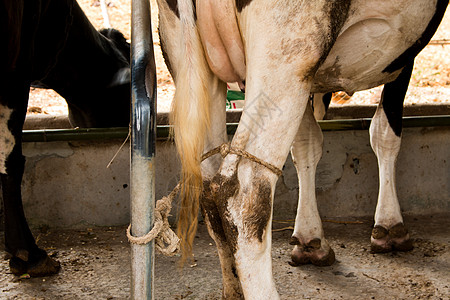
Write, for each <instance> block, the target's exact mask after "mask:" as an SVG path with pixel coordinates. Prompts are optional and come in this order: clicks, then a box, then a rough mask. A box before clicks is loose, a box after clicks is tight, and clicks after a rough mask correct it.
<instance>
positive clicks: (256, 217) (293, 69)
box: [158, 0, 448, 299]
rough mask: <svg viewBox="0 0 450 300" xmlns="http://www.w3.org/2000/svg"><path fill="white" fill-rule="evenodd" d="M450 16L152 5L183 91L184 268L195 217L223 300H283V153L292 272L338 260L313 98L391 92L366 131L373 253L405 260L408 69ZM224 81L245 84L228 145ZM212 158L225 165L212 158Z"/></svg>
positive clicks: (437, 8)
mask: <svg viewBox="0 0 450 300" xmlns="http://www.w3.org/2000/svg"><path fill="white" fill-rule="evenodd" d="M447 5H448V0H410V1H405V0H401V1H392V0H381V1H373V0H343V1H337V0H332V1H330V0H316V1H304V0H295V1H292V0H291V1H275V0H261V1H256V0H253V1H252V0H236V1H234V0H220V1H208V0H205V1H192V0H158V7H159V22H160V24H159V27H160V28H159V31H160V38H161V46H162V49H163V50H164V52H165V57H166V61H167V63H168V65H169V69H170V70H171V72H172V75H173V77H174V79H175V85H176V92H175V98H174V104H173V112H172V123H173V125H174V133H175V142H176V145H177V148H178V153H179V155H180V158H181V165H182V172H181V182H182V191H181V205H180V207H181V209H180V213H179V217H178V228H177V230H178V234H179V235H180V237H181V239H182V250H183V253H184V257H185V259H186V258H189V257H190V256H189V254H190V253H191V251H192V240H193V238H194V237H195V230H196V226H197V218H198V211H199V210H201V212H202V214H203V217H204V220H205V222H206V224H207V227H208V232H209V234H210V236H211V237H212V239H213V240H214V241H215V243H216V246H217V249H218V254H219V258H220V263H221V269H222V278H223V292H222V293H223V298H224V299H235V298H246V299H278V298H279V295H278V293H277V290H276V286H275V282H274V279H273V275H272V268H271V221H272V208H273V196H274V189H275V183H276V181H277V178H278V176H279V175H280V174H281V168H282V166H283V164H284V162H285V160H286V157H287V155H288V154H289V152H290V153H291V155H292V158H293V161H294V164H295V167H296V169H297V173H298V178H299V186H300V188H299V204H298V210H297V216H296V221H295V228H294V231H293V234H292V237H291V240H290V244H292V245H293V246H294V248H293V250H292V254H291V258H292V264H294V265H299V264H305V263H312V264H315V265H319V266H321V265H330V264H332V263H333V262H334V260H335V256H334V252H333V250H332V249H331V248H330V246H329V244H328V242H327V241H326V239H325V237H324V233H323V229H322V224H321V220H320V216H319V213H318V209H317V204H316V198H315V178H314V177H315V170H316V166H317V163H318V161H319V159H320V157H321V154H322V143H323V142H322V141H323V137H322V133H321V130H320V127H319V126H318V124H317V121H316V119H315V118H314V115H313V109H312V107H311V105H310V102H309V101H308V98H309V95H310V94H311V93H312V94H314V95H316V97H315V98H317V99H321V98H323V97H322V96H321V94H326V93H329V92H334V91H346V92H347V93H350V94H351V93H353V92H355V91H359V90H364V89H368V88H372V87H375V86H378V85H381V84H384V91H383V94H382V97H381V101H380V105H379V106H378V109H377V111H376V113H375V115H374V117H373V119H372V122H371V125H370V142H371V146H372V148H373V150H374V152H375V154H376V156H377V159H378V165H379V172H380V187H379V196H378V204H377V208H376V212H375V225H374V228H373V231H372V234H371V245H372V246H371V247H372V251H373V252H386V251H390V250H392V249H396V250H405V251H406V250H409V249H411V247H412V243H411V239H410V237H409V234H408V231H407V229H406V227H405V226H404V224H403V219H402V215H401V211H400V206H399V203H398V199H397V194H396V187H395V176H394V174H395V162H396V159H397V155H398V152H399V148H400V141H401V132H402V109H403V100H404V97H405V93H406V90H407V87H408V82H409V79H410V76H411V72H412V69H413V64H414V58H415V56H416V55H417V54H418V53H419V52H420V51H421V50H422V49H423V48H424V47H425V45H426V44H427V43H428V42H429V40H430V39H431V37H432V35H433V34H434V32H435V31H436V29H437V27H438V25H439V23H440V21H441V19H442V17H443V15H444V12H445V10H446V8H447ZM226 82H240V83H244V82H245V91H246V95H245V99H246V100H245V102H246V103H245V107H244V109H243V113H242V117H241V119H240V122H239V126H238V128H237V130H236V133H235V135H234V137H233V139H232V141H231V143H228V140H227V133H226V125H225V97H226V84H225V83H226ZM221 145H222V146H221ZM217 147H220V153H221V154H222V157H220V156H219V155H213V156H211V155H212V154H214V153H218V152H219V150H217V149H218V148H217ZM211 151H212V152H211ZM202 158H204V159H205V160H203V162H201V161H202Z"/></svg>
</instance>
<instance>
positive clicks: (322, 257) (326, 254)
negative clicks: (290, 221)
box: [289, 236, 336, 267]
mask: <svg viewBox="0 0 450 300" xmlns="http://www.w3.org/2000/svg"><path fill="white" fill-rule="evenodd" d="M289 244H291V245H295V247H294V250H292V254H291V260H292V261H291V262H289V264H290V265H291V266H294V267H296V266H299V265H306V264H313V265H315V266H319V267H325V266H331V265H332V264H333V263H334V262H335V260H336V258H335V255H334V251H333V249H331V248H330V247H329V246H328V244H326V245H325V247H323V246H322V242H321V240H320V239H313V240H311V241H309V242H308V243H305V244H303V243H301V242H300V241H299V240H298V238H296V237H295V236H292V237H291V240H290V242H289Z"/></svg>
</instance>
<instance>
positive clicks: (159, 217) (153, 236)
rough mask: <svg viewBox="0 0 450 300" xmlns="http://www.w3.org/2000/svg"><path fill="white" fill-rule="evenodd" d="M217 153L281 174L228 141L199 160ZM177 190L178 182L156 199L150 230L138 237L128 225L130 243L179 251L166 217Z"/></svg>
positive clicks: (166, 253) (159, 249) (178, 244)
mask: <svg viewBox="0 0 450 300" xmlns="http://www.w3.org/2000/svg"><path fill="white" fill-rule="evenodd" d="M219 153H220V155H221V156H222V158H225V157H226V156H227V155H228V154H235V155H239V156H242V157H245V158H247V159H249V160H251V161H253V162H256V163H258V164H260V165H262V166H264V167H266V168H267V169H269V170H270V171H272V172H273V173H275V174H276V175H277V176H281V175H282V174H283V171H282V170H280V169H279V168H277V167H276V166H274V165H272V164H270V163H267V162H265V161H263V160H261V159H259V158H257V157H256V156H254V155H252V154H250V153H248V152H247V151H244V150H241V149H234V148H232V147H231V145H230V144H228V143H224V144H222V145H220V146H219V147H216V148H214V149H212V150H210V151H208V152H207V153H205V154H203V155H202V157H201V161H204V160H205V159H207V158H209V157H211V156H213V155H215V154H219ZM179 190H180V183H178V184H177V186H176V187H175V188H174V189H173V191H172V192H171V193H170V194H169V195H168V196H166V197H163V198H161V199H160V200H158V201H156V208H155V211H154V217H155V224H154V225H153V228H152V230H150V232H149V233H147V234H146V235H143V236H140V237H135V236H132V235H131V225H130V226H128V229H127V237H128V241H129V242H130V243H131V244H136V245H145V244H148V243H150V242H151V241H152V240H155V245H156V249H157V250H158V251H160V252H161V253H162V254H164V255H166V256H174V255H175V254H177V253H178V252H179V250H180V239H179V238H178V236H177V235H176V234H175V232H173V230H172V229H171V228H170V224H169V219H168V217H169V214H170V211H171V209H172V201H173V199H174V198H175V196H176V195H177V194H178V191H179Z"/></svg>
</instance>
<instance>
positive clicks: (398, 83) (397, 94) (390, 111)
mask: <svg viewBox="0 0 450 300" xmlns="http://www.w3.org/2000/svg"><path fill="white" fill-rule="evenodd" d="M413 67H414V61H410V63H409V64H407V65H406V66H405V67H404V68H403V70H402V72H401V73H400V75H399V76H398V77H397V79H395V80H394V81H392V82H389V83H387V84H385V85H384V88H383V92H382V94H381V105H382V106H383V110H384V113H385V114H386V117H387V119H388V122H389V125H390V126H391V128H392V130H393V131H394V133H395V135H396V136H398V137H399V136H400V135H401V134H402V115H403V100H404V99H405V95H406V91H407V90H408V84H409V80H410V78H411V73H412V70H413Z"/></svg>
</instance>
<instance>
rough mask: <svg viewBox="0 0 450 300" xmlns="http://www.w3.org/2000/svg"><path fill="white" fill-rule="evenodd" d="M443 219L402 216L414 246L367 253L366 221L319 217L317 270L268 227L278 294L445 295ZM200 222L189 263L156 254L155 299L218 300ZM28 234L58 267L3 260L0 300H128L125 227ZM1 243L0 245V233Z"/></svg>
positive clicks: (448, 284) (447, 259)
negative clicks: (45, 271) (292, 260)
mask: <svg viewBox="0 0 450 300" xmlns="http://www.w3.org/2000/svg"><path fill="white" fill-rule="evenodd" d="M449 217H450V214H445V215H439V216H420V217H413V216H410V217H406V218H405V223H406V224H407V226H408V227H409V230H410V233H411V236H412V237H413V239H414V246H415V249H414V250H413V251H412V252H409V253H390V254H376V255H375V254H370V253H369V236H370V230H371V226H372V221H371V218H362V219H358V220H359V221H363V223H362V224H361V223H358V224H354V223H347V224H343V223H336V222H335V221H336V220H333V221H334V222H330V221H327V222H324V227H325V234H326V236H327V237H328V240H329V241H330V243H331V245H332V247H333V248H334V250H335V252H336V257H337V262H336V263H335V264H334V265H333V266H331V267H322V268H319V267H313V266H302V267H296V268H294V267H291V266H290V265H289V264H288V261H289V257H290V250H291V246H289V245H288V240H289V236H290V234H291V231H290V230H284V231H280V232H274V233H273V249H272V255H273V272H274V277H275V280H276V284H277V288H278V291H279V293H280V295H281V298H282V299H450V298H449V295H450V251H449V250H450V247H449V246H450V218H449ZM339 221H340V222H341V221H355V220H354V219H352V220H339ZM283 226H287V224H282V223H274V228H280V227H283ZM199 227H200V228H199V232H198V238H197V239H196V245H195V249H194V252H195V258H196V261H195V264H194V265H192V266H186V267H185V268H184V270H183V271H180V270H179V269H177V258H166V257H163V256H161V255H157V256H156V267H155V299H208V300H209V299H220V296H221V274H220V268H219V262H218V257H217V254H216V248H215V246H214V245H213V242H212V240H211V239H210V238H209V236H208V234H207V232H206V229H205V226H204V225H200V226H199ZM35 236H36V237H37V239H38V243H39V245H40V246H41V247H43V248H45V249H47V251H48V252H50V253H52V254H53V255H54V256H55V257H56V259H58V260H59V261H60V262H61V265H62V270H61V272H60V273H59V274H58V275H56V276H52V277H46V278H32V279H19V278H18V277H15V276H13V275H12V274H9V273H8V271H9V268H8V262H7V261H6V260H1V261H0V299H25V300H26V299H52V300H53V299H65V300H66V299H127V298H129V292H130V288H129V284H130V266H129V261H130V258H129V257H130V256H129V255H130V250H129V245H128V243H127V241H126V237H125V227H114V228H86V229H83V230H53V229H50V230H48V229H47V230H45V229H41V230H37V231H36V232H35ZM0 243H1V245H3V237H1V238H0ZM1 247H3V246H1ZM0 252H1V253H2V254H3V253H4V252H2V251H0ZM2 257H3V255H2Z"/></svg>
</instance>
